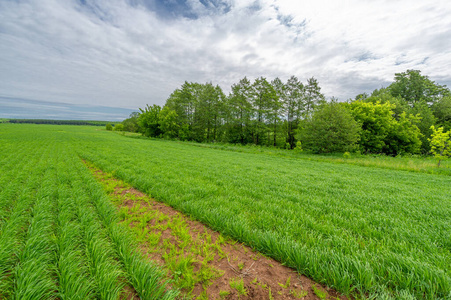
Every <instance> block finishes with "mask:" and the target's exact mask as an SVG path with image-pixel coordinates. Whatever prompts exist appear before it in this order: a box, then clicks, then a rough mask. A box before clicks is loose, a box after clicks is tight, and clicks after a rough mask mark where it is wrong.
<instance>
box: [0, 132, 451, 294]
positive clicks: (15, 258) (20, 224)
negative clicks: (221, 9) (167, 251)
mask: <svg viewBox="0 0 451 300" xmlns="http://www.w3.org/2000/svg"><path fill="white" fill-rule="evenodd" d="M228 150H231V151H221V150H219V149H214V148H208V147H207V148H206V147H197V146H194V145H190V144H186V143H178V142H173V141H165V140H148V139H136V138H130V137H126V136H123V135H119V134H116V133H114V132H107V131H105V130H100V129H99V128H96V127H84V126H78V127H76V126H50V125H21V124H0V153H2V156H1V159H0V164H1V170H2V174H0V188H1V195H0V226H1V229H2V230H1V236H0V276H2V277H1V279H0V280H1V283H0V298H1V296H2V295H3V297H5V295H6V297H8V296H10V295H13V294H14V295H17V293H18V291H21V292H22V291H27V289H23V288H22V286H20V284H22V285H25V286H28V285H30V284H31V283H30V282H33V280H35V281H36V283H34V285H33V286H39V287H41V291H42V293H50V292H54V291H56V290H58V293H65V292H66V289H67V291H68V292H67V293H70V292H71V291H73V290H76V289H75V288H74V285H76V284H78V285H80V286H83V287H84V289H81V290H82V291H84V292H85V293H87V294H90V295H96V296H99V295H102V294H101V293H102V292H105V293H107V292H112V293H114V291H115V290H120V288H121V284H124V282H132V283H133V282H136V285H137V286H138V285H139V284H138V283H139V282H140V281H139V280H140V279H136V280H134V281H133V280H132V279H133V278H136V276H138V275H134V274H135V273H139V271H136V270H135V269H136V268H137V265H138V264H136V263H135V264H133V263H129V262H130V259H128V258H127V257H120V255H119V254H121V253H123V252H121V251H118V250H117V249H118V247H124V248H126V249H132V248H133V247H132V246H131V245H128V244H127V245H122V244H121V239H119V238H118V236H119V235H121V234H122V235H124V234H123V231H121V230H119V229H118V228H119V227H118V226H117V225H116V222H113V221H114V220H115V218H116V216H115V213H114V210H113V209H112V208H111V206H110V204H109V203H108V199H107V198H106V196H105V195H104V193H103V192H102V191H101V187H100V186H99V185H98V184H97V183H96V182H95V180H94V179H93V178H92V176H91V175H90V173H89V171H88V170H87V168H86V167H85V166H84V165H83V164H82V159H84V160H87V161H89V162H91V163H93V164H94V165H95V166H96V167H98V168H100V169H102V170H104V171H106V172H110V173H113V174H114V175H115V176H117V177H118V178H120V179H122V180H124V181H125V182H128V183H130V184H131V185H133V186H134V187H136V188H138V189H139V190H141V191H144V192H146V193H149V194H151V195H152V196H153V197H155V198H156V199H159V200H161V201H164V202H166V203H168V204H170V205H171V206H173V207H175V208H177V209H179V210H181V211H183V212H185V213H187V214H189V215H191V216H193V217H195V218H196V219H198V220H201V221H202V222H204V223H206V224H208V225H209V226H210V227H212V228H214V229H217V230H218V231H220V232H222V233H224V234H226V235H229V236H231V237H233V238H236V239H238V240H239V241H242V242H245V243H246V244H248V245H251V246H252V247H254V248H256V249H258V250H259V251H261V252H263V253H265V254H268V255H269V256H272V257H274V258H276V259H277V260H279V261H281V262H283V263H285V264H286V265H288V266H291V267H293V268H295V269H297V270H298V271H299V272H301V273H303V274H306V275H308V276H309V277H311V278H313V279H314V280H316V281H318V282H321V283H325V284H327V285H328V286H330V287H333V288H336V289H337V290H339V291H340V292H343V293H345V294H351V293H352V294H362V295H365V296H368V297H376V298H377V299H384V298H387V299H388V298H390V297H391V298H393V299H400V298H404V299H412V298H417V299H438V298H442V299H449V298H451V252H450V251H451V197H450V195H451V177H450V176H448V175H434V174H426V173H422V172H410V171H399V170H392V169H387V168H379V167H370V166H359V165H354V164H347V163H345V161H343V162H340V163H332V162H329V161H326V160H323V161H321V160H318V159H315V158H314V157H313V156H312V157H311V158H312V159H308V158H307V157H306V155H299V157H296V156H295V155H294V154H293V152H292V153H291V154H289V155H285V156H284V155H273V153H266V152H265V151H263V152H259V153H252V152H250V151H248V152H246V151H242V152H237V151H233V149H228ZM362 160H364V159H363V158H362ZM361 164H364V163H361ZM72 208H77V209H78V211H77V209H72ZM82 211H83V212H85V211H86V212H87V213H86V215H87V216H88V217H84V216H85V213H83V214H82ZM112 220H113V221H112ZM89 234H93V235H94V236H95V240H96V241H98V242H96V243H99V244H100V245H101V246H99V245H91V244H90V243H89V242H88V240H87V236H88V235H89ZM124 243H125V242H124ZM99 248H101V249H105V251H106V252H107V253H108V255H105V256H102V255H100V256H101V257H103V258H102V259H105V260H106V261H100V262H98V261H97V260H96V259H93V258H92V257H94V256H95V255H99V254H98V253H97V254H96V251H97V250H98V249H99ZM108 249H109V250H108ZM11 253H16V254H15V255H11ZM49 253H51V254H49ZM118 253H119V254H118ZM133 253H134V252H133V251H131V250H130V251H128V252H127V251H126V252H125V254H126V255H125V256H127V255H129V256H133ZM71 255H72V256H74V257H77V258H78V259H77V260H73V259H69V258H70V257H71ZM118 255H119V256H118ZM136 259H139V257H138V258H136ZM74 261H75V262H74ZM64 262H66V264H67V266H65V265H64ZM97 262H98V263H99V264H100V265H101V266H102V268H106V269H105V270H104V271H103V269H102V268H100V269H98V268H94V267H92V264H95V263H97ZM116 262H119V263H116ZM36 265H39V266H40V267H39V268H34V269H33V270H34V271H33V272H30V271H27V270H31V268H33V266H36ZM27 268H28V269H27ZM55 268H56V270H57V271H54V270H55ZM65 268H66V269H65ZM107 268H108V270H110V271H106V270H107ZM149 268H150V267H149ZM66 270H71V272H72V271H73V272H75V274H81V275H80V276H78V275H73V273H71V272H68V271H66ZM96 272H104V273H100V274H96ZM157 273H158V272H157ZM36 274H38V275H36ZM101 274H108V276H106V275H105V276H103V275H101ZM109 274H113V275H115V276H116V277H115V278H113V279H111V278H109V276H110V275H109ZM139 274H141V273H139ZM113 275H111V276H113ZM134 276H135V277H134ZM23 278H25V279H23ZM122 278H124V280H121V279H122ZM127 278H129V279H128V281H127V280H125V279H127ZM75 279H76V280H75ZM71 280H72V281H71ZM66 282H69V283H67V284H66ZM113 283H114V284H115V287H116V288H115V289H110V288H108V287H109V284H113ZM65 284H66V285H65ZM133 286H134V287H135V285H133ZM135 288H136V287H135ZM138 289H139V287H138V288H137V290H138ZM79 290H80V289H78V290H77V291H79ZM85 290H86V291H85ZM33 291H35V290H33ZM43 295H44V294H43ZM15 297H16V298H20V297H19V296H15ZM102 298H103V297H102ZM111 298H114V295H113V296H112V297H111ZM34 299H37V298H34Z"/></svg>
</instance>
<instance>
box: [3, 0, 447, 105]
mask: <svg viewBox="0 0 451 300" xmlns="http://www.w3.org/2000/svg"><path fill="white" fill-rule="evenodd" d="M130 1H131V0H111V1H107V0H97V1H95V0H86V2H87V4H86V5H82V4H80V3H81V2H79V1H76V0H73V1H69V0H67V1H57V0H39V1H38V0H28V1H25V0H24V1H2V2H1V3H0V96H5V97H20V98H28V99H41V100H46V101H56V102H64V103H77V104H96V105H109V106H118V107H126V108H135V109H136V108H137V107H143V106H145V104H147V103H149V104H153V103H156V104H160V105H162V104H164V101H165V99H166V98H167V97H168V96H169V94H170V93H171V92H172V91H173V90H174V89H175V88H178V87H179V86H180V85H181V84H182V83H183V82H184V81H185V80H187V81H195V82H206V81H213V83H215V84H219V85H221V86H222V87H223V89H225V90H226V91H228V90H229V87H230V85H231V84H233V83H236V82H237V81H238V80H239V79H241V78H242V77H244V76H248V77H250V78H254V77H257V76H266V77H268V78H270V79H272V78H274V77H276V76H279V77H281V78H282V79H287V78H288V77H289V76H290V75H293V74H294V75H297V76H298V77H299V78H300V79H301V80H303V81H305V80H306V79H307V78H309V77H311V76H315V77H316V78H318V79H319V82H320V85H321V86H322V87H323V91H324V92H325V93H326V94H327V96H329V97H330V96H338V97H339V98H341V99H343V100H344V99H346V98H348V97H352V96H355V95H356V94H358V93H361V92H365V91H366V92H370V91H371V90H372V89H374V88H380V87H381V85H387V84H388V83H389V82H390V81H391V80H392V79H393V76H394V73H395V72H402V71H405V70H406V69H409V68H415V69H421V70H422V72H423V74H425V75H429V76H430V77H431V78H432V79H433V80H437V81H439V83H442V84H450V83H451V74H450V73H449V69H450V67H451V50H450V49H451V18H449V17H448V16H449V15H451V4H448V2H446V1H427V2H423V1H382V0H381V1H356V0H355V1H290V0H262V1H258V2H256V1H233V2H232V1H226V2H224V3H223V5H221V3H220V2H219V1H215V0H213V1H210V4H209V5H207V7H206V6H204V5H203V4H202V3H201V2H200V1H198V0H189V1H187V2H186V4H185V5H189V6H190V7H191V10H190V14H191V15H193V16H197V18H195V17H190V18H187V17H183V15H180V13H179V12H178V11H176V10H174V11H168V12H166V14H164V13H162V11H161V9H160V10H158V11H157V10H155V11H152V10H151V9H149V7H155V3H156V2H153V1H148V2H140V1H139V0H136V1H135V2H136V3H135V5H130V3H131V2H130ZM142 1H145V0H142ZM139 3H141V4H139ZM172 5H173V6H172V7H175V6H174V5H177V1H174V3H173V4H172Z"/></svg>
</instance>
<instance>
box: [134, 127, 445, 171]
mask: <svg viewBox="0 0 451 300" xmlns="http://www.w3.org/2000/svg"><path fill="white" fill-rule="evenodd" d="M133 137H134V136H133ZM182 143H185V144H189V145H192V146H195V147H203V148H211V149H218V150H225V151H233V152H242V153H264V154H267V155H273V156H280V157H287V158H296V159H304V160H313V161H319V162H332V163H344V164H353V165H358V166H365V167H378V168H384V169H392V170H403V171H411V172H419V173H428V174H442V175H450V176H451V160H447V161H443V162H442V163H441V167H440V168H437V163H438V161H437V160H436V159H434V158H433V157H432V156H421V155H410V154H406V155H404V156H397V157H392V156H387V155H381V154H368V155H362V154H356V153H349V154H347V155H344V154H342V153H332V154H321V155H319V154H311V153H309V152H303V151H298V150H296V149H295V150H285V149H277V148H273V147H264V146H255V145H244V146H243V145H235V144H221V143H216V144H208V143H192V142H182Z"/></svg>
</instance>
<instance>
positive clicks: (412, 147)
mask: <svg viewBox="0 0 451 300" xmlns="http://www.w3.org/2000/svg"><path fill="white" fill-rule="evenodd" d="M419 120H420V117H419V116H417V117H415V116H412V115H409V116H407V115H406V113H405V112H403V113H402V114H401V115H400V116H399V120H394V121H393V123H392V127H391V129H390V131H389V132H388V134H387V137H386V138H385V141H384V143H385V146H384V148H383V152H384V153H385V154H390V155H399V154H403V153H412V154H414V153H419V152H420V149H421V137H423V135H422V134H421V131H420V129H419V128H418V127H417V126H416V125H415V124H417V123H418V122H419Z"/></svg>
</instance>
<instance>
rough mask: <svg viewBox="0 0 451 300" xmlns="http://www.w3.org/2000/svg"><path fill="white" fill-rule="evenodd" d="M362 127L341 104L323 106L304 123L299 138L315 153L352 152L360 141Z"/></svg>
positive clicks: (333, 103)
mask: <svg viewBox="0 0 451 300" xmlns="http://www.w3.org/2000/svg"><path fill="white" fill-rule="evenodd" d="M359 132H360V126H359V124H358V123H357V122H356V121H355V120H354V118H353V116H352V115H351V113H350V111H349V110H348V109H347V108H345V107H344V106H342V105H341V104H340V103H337V102H331V103H327V104H324V105H322V106H321V107H319V109H317V110H316V111H315V112H314V113H313V114H312V116H311V117H309V118H308V119H306V120H305V121H304V122H303V127H302V129H300V130H299V134H298V136H297V138H298V139H299V140H300V141H301V142H302V145H303V146H304V148H305V149H308V150H311V151H313V152H315V153H330V152H344V151H352V150H353V149H355V147H356V143H357V141H358V139H359Z"/></svg>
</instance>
